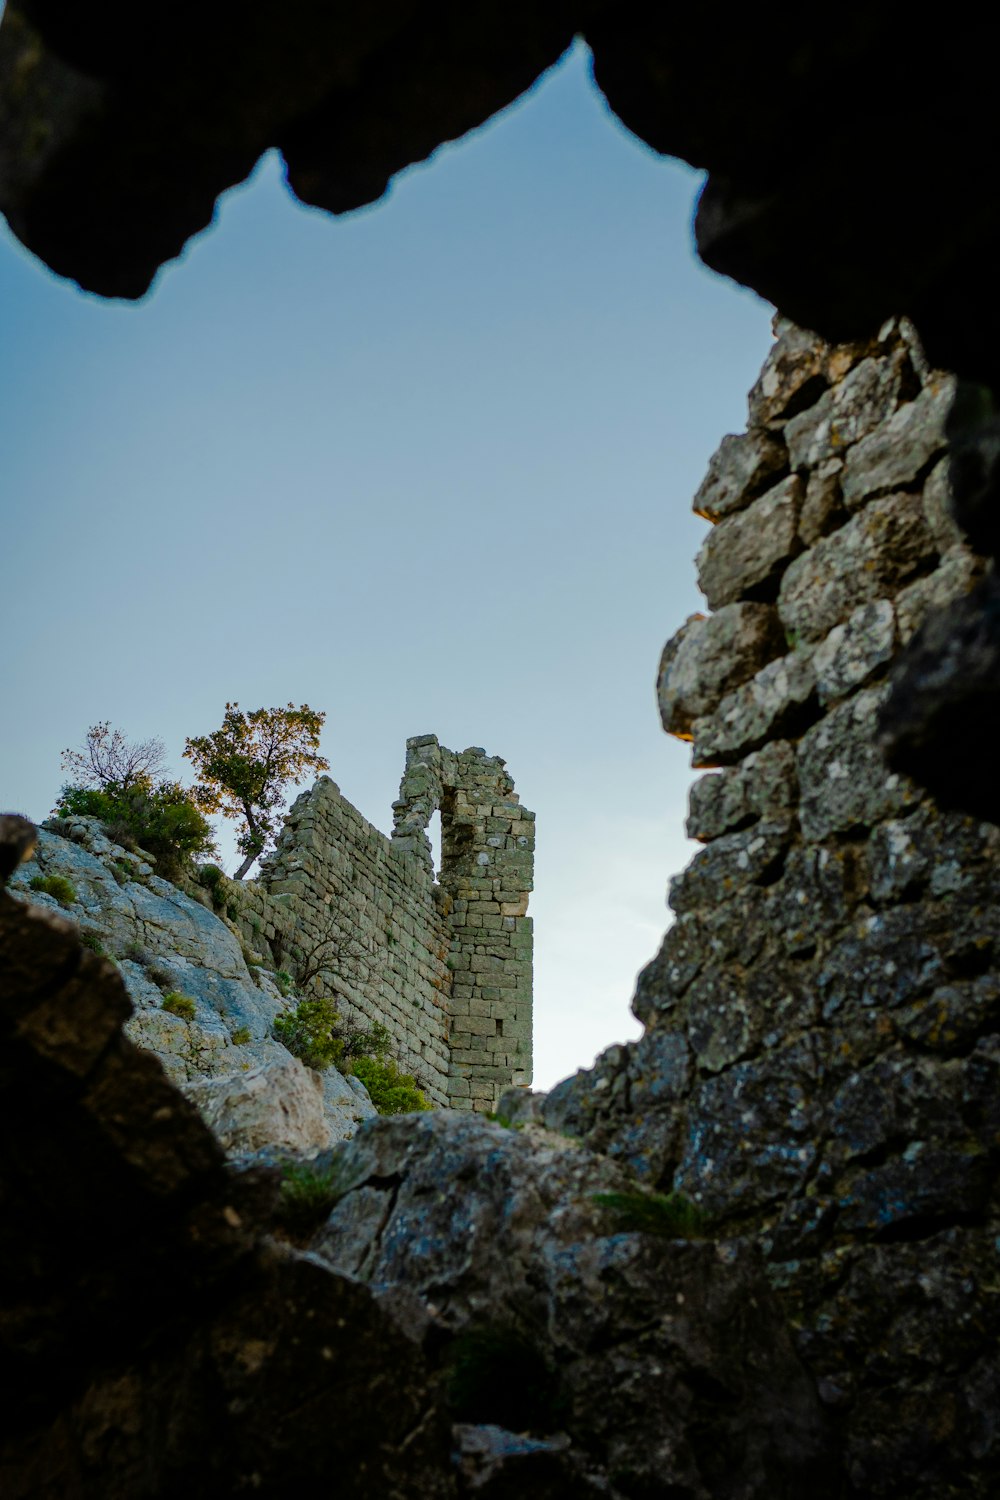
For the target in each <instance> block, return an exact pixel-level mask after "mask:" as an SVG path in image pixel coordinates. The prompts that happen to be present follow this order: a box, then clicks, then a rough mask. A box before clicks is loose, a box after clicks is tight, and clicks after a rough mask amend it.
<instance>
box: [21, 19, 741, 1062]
mask: <svg viewBox="0 0 1000 1500" xmlns="http://www.w3.org/2000/svg"><path fill="white" fill-rule="evenodd" d="M699 185H700V179H699V176H698V174H696V173H694V172H693V171H691V170H690V169H689V168H687V167H686V166H684V165H683V164H679V163H677V162H672V161H669V160H665V159H662V158H659V157H657V156H656V155H655V154H654V153H653V152H652V151H650V150H649V149H648V148H647V147H646V146H644V145H643V144H642V143H641V142H640V141H637V140H636V139H635V138H634V137H633V136H631V135H630V134H629V133H628V132H627V131H626V130H625V129H624V128H623V127H622V126H621V125H620V123H619V122H618V121H617V120H615V118H614V117H613V116H612V115H611V114H610V112H609V111H608V110H607V107H606V105H605V104H604V101H603V99H602V97H601V96H600V94H599V93H598V92H597V90H596V89H595V87H594V85H593V82H592V79H591V77H590V62H589V54H588V53H587V51H586V49H585V48H583V47H582V46H580V45H578V46H577V47H575V48H574V49H572V51H571V52H570V53H569V54H567V56H566V58H565V59H564V60H563V62H562V63H561V64H560V65H559V66H558V67H557V68H556V69H554V70H552V71H551V72H550V73H549V74H548V75H546V77H545V78H543V79H542V80H541V81H540V83H539V84H538V85H537V86H536V87H535V89H533V90H532V91H531V92H530V93H529V94H527V95H525V96H524V97H523V98H522V99H521V100H519V101H517V103H515V104H514V105H513V106H511V108H509V109H508V110H506V111H504V112H503V113H502V114H500V115H498V116H496V117H495V118H494V119H493V120H492V121H490V122H489V123H488V124H487V125H486V126H484V127H483V128H482V129H481V130H479V131H476V132H473V133H471V134H470V135H468V136H466V137H464V138H463V139H462V140H461V141H459V142H457V143H453V144H451V145H449V146H446V147H443V148H442V149H441V150H440V151H438V152H437V153H436V154H435V155H434V156H433V157H432V158H431V160H430V161H429V162H427V163H423V164H420V165H418V166H416V167H413V168H411V169H409V170H408V171H406V172H404V173H402V174H401V175H400V176H399V177H398V178H396V179H395V181H394V183H393V185H392V187H391V191H390V193H389V194H388V196H387V197H386V198H384V199H383V200H382V202H381V203H379V204H378V205H375V206H373V207H371V208H369V209H365V210H362V211H360V212H358V213H355V214H351V215H346V216H343V217H340V218H336V219H335V218H332V217H330V216H328V215H325V214H322V213H320V212H318V211H315V210H311V209H307V208H304V207H303V206H302V205H300V204H298V203H297V202H296V200H295V199H294V198H293V197H292V196H291V195H290V193H289V192H288V191H287V189H286V188H285V186H284V183H283V180H282V165H281V161H280V158H278V157H277V155H276V154H274V153H271V154H269V155H268V156H266V157H264V158H263V159H262V160H261V162H260V163H259V164H258V166H257V169H256V170H255V172H254V173H253V175H252V177H251V178H250V180H249V181H248V182H247V183H245V184H243V185H241V186H240V187H238V188H236V189H234V190H233V191H231V192H230V193H228V194H226V195H225V197H224V198H223V199H222V200H221V203H220V206H219V209H218V211H217V214H216V218H215V221H214V223H213V225H212V226H211V227H210V229H209V230H207V231H206V232H205V233H204V234H201V235H199V236H197V237H196V238H195V239H194V240H192V241H191V242H190V243H189V245H188V246H187V248H186V250H185V252H184V254H183V255H182V256H181V257H180V259H179V260H177V261H174V262H172V263H170V264H169V265H168V266H167V267H165V268H164V269H163V270H162V271H161V272H160V275H159V276H158V278H157V280H156V282H155V284H154V286H153V289H152V290H151V292H150V293H149V294H148V296H147V297H146V298H145V299H143V301H142V302H140V303H124V302H106V301H102V300H100V299H98V298H95V297H92V296H90V295H87V294H84V293H82V292H81V291H80V290H79V289H78V288H77V287H75V286H74V285H73V284H72V283H70V282H67V281H63V280H60V279H58V278H56V277H54V276H53V275H52V274H51V273H50V272H48V271H47V270H46V269H45V267H44V266H42V265H41V264H40V263H39V262H38V261H37V260H35V259H34V258H33V257H32V256H31V255H30V254H29V253H28V252H27V251H25V250H24V249H23V247H21V246H20V245H19V243H18V242H17V241H16V240H15V239H14V237H13V235H11V233H10V232H9V231H8V230H7V229H6V226H4V225H3V223H2V221H0V453H2V455H3V457H2V460H0V498H2V514H3V518H4V521H3V527H4V529H3V539H4V545H3V559H4V569H3V575H4V590H3V601H2V604H0V623H2V626H3V629H4V632H5V637H6V640H7V641H8V643H9V644H8V650H7V652H6V653H5V658H4V661H3V664H2V666H0V674H2V690H3V701H4V702H5V703H7V704H12V705H15V706H16V711H15V712H14V713H12V714H11V715H10V717H9V718H8V719H7V722H6V724H5V729H4V733H3V735H2V737H0V804H2V805H3V806H4V808H5V809H10V810H16V811H20V812H25V813H27V814H28V815H29V816H32V817H34V818H36V819H37V818H41V817H44V816H45V815H46V814H47V813H48V812H49V810H50V808H51V807H52V804H53V802H54V800H55V798H56V795H57V793H58V790H59V786H60V784H61V780H62V779H63V778H62V776H61V773H60V765H59V755H60V751H61V750H62V749H63V748H64V747H66V746H75V745H79V744H80V742H81V741H82V740H83V737H84V734H85V733H86V730H87V727H88V726H89V725H91V724H93V723H96V722H97V721H99V720H104V719H107V720H110V721H111V722H112V723H113V724H114V725H116V726H118V727H120V728H121V729H122V730H123V731H124V732H125V733H126V734H127V735H128V736H129V737H130V738H132V739H146V738H149V737H152V736H159V737H160V738H162V739H163V741H164V742H165V744H166V747H167V752H168V759H169V761H170V764H171V768H172V770H173V772H174V774H175V775H177V776H180V777H182V779H193V773H192V772H191V768H190V765H189V763H188V762H186V761H184V760H183V759H182V756H181V752H182V750H183V746H184V740H185V736H187V735H196V734H204V733H207V732H210V731H211V730H213V729H215V728H217V727H218V726H219V724H220V723H221V720H222V713H223V710H224V706H225V703H226V702H227V700H233V699H235V700H237V701H238V702H239V703H240V704H241V706H243V707H245V708H256V707H260V706H263V705H267V706H269V705H274V704H285V703H287V702H289V701H294V702H295V703H302V702H308V703H309V704H310V705H312V707H314V708H319V709H323V710H325V711H326V714H327V720H326V726H325V730H324V735H323V742H322V748H323V752H324V753H325V754H326V756H327V757H328V759H329V761H330V768H331V769H330V774H331V775H332V776H333V778H334V780H335V781H336V782H337V783H338V785H339V786H340V788H341V790H342V792H343V794H344V795H345V796H346V797H347V798H348V799H349V800H350V801H351V802H353V803H354V804H355V806H357V807H358V808H360V810H361V811H362V812H363V813H364V815H365V816H366V817H367V818H369V819H370V820H371V821H372V822H373V823H375V824H376V825H377V826H378V827H380V828H382V829H383V830H385V831H388V830H389V829H390V828H391V804H392V802H393V800H394V798H395V797H396V795H397V790H398V785H399V779H400V776H401V775H402V771H403V760H404V753H405V741H406V738H407V736H408V735H414V734H425V733H435V734H437V735H438V737H439V738H440V740H441V741H442V743H444V744H446V745H448V746H449V747H451V748H452V749H456V750H460V749H463V748H464V747H465V746H467V745H482V746H483V747H485V748H486V749H487V750H488V751H489V752H490V753H491V754H497V755H501V756H503V757H504V758H505V759H506V761H507V764H508V769H509V770H510V772H511V773H512V775H513V776H514V778H515V782H516V785H517V789H518V791H519V793H520V795H521V800H522V802H523V803H524V804H525V805H526V806H527V807H529V808H532V809H534V810H535V812H536V813H537V819H538V821H537V836H538V849H537V856H536V874H535V893H534V896H533V898H532V902H531V914H532V916H533V917H534V919H535V942H536V949H535V1086H536V1087H539V1088H546V1087H550V1086H551V1085H552V1084H554V1083H555V1082H556V1081H558V1079H560V1078H562V1077H565V1076H566V1075H568V1074H570V1073H572V1072H573V1071H574V1070H575V1069H576V1068H579V1067H585V1066H588V1065H589V1064H590V1063H591V1061H592V1060H593V1058H594V1056H595V1054H596V1053H598V1052H599V1051H601V1050H602V1049H603V1048H604V1047H606V1046H608V1045H610V1044H611V1043H613V1042H618V1041H622V1040H625V1039H627V1038H629V1037H633V1036H636V1035H638V1033H639V1026H638V1023H637V1022H635V1021H634V1019H633V1018H632V1017H631V1015H630V1013H629V1008H628V1007H629V1000H630V998H631V995H632V992H633V988H634V982H635V976H636V972H637V971H638V970H639V969H640V968H641V967H642V966H643V965H644V964H645V963H646V962H648V960H649V959H650V958H652V956H653V955H654V953H655V952H656V949H657V947H658V946H659V943H660V940H661V938H662V934H663V931H664V929H665V927H666V924H667V920H668V913H667V911H666V908H665V891H666V886H667V881H668V878H669V876H670V875H671V874H675V873H677V872H678V871H679V870H680V869H682V868H683V866H684V865H685V864H686V863H687V861H688V859H689V858H690V856H691V854H692V853H693V852H694V849H695V846H693V845H691V844H690V843H688V842H687V841H686V840H685V837H684V829H683V824H684V817H685V812H686V802H687V790H688V787H689V785H690V782H691V779H692V775H691V772H690V770H689V769H688V760H689V754H688V748H687V747H686V746H685V745H683V744H680V743H678V742H676V741H673V740H671V739H668V738H667V737H666V736H665V735H664V734H663V732H662V730H661V728H660V725H659V720H658V716H657V712H656V704H655V693H654V684H655V676H656V667H657V662H658V658H659V654H660V650H661V648H662V646H663V643H664V641H665V640H666V639H667V638H668V637H669V636H671V635H672V634H673V633H674V632H675V631H676V630H677V629H678V628H679V627H680V625H681V624H682V623H683V621H684V620H685V618H686V617H687V616H688V615H689V614H691V613H692V612H693V611H695V610H698V609H699V608H702V609H703V608H704V601H703V600H702V597H701V595H700V594H699V592H698V589H697V585H696V580H695V568H694V556H695V553H696V551H697V548H698V546H699V544H700V542H701V539H702V537H703V535H704V531H705V523H704V522H703V521H700V520H699V519H697V518H696V517H694V516H693V515H692V514H691V509H690V505H691V497H692V495H693V494H694V492H695V490H696V489H697V486H698V484H699V482H700V480H701V477H702V475H703V473H704V470H705V467H706V465H707V462H708V459H709V457H710V456H711V454H712V452H713V451H714V449H715V448H716V447H717V445H718V443H719V441H720V439H721V437H722V436H723V434H724V433H726V432H731V431H732V432H738V431H741V430H742V429H743V427H744V426H745V421H746V393H747V391H748V389H749V387H750V386H751V385H752V384H753V381H754V379H755V378H756V375H757V372H758V370H759V367H760V365H761V363H762V362H763V360H764V358H765V356H766V353H767V350H768V347H769V345H770V342H771V331H770V320H771V308H770V307H769V306H767V305H766V304H764V303H763V302H761V301H760V300H759V299H758V298H756V297H755V296H754V295H753V294H751V293H749V292H746V291H744V290H742V289H741V288H738V287H736V286H735V285H734V284H732V283H730V282H727V281H725V280H723V279H720V278H718V277H716V276H714V275H713V274H712V273H710V272H708V271H707V270H705V269H704V267H702V266H701V265H700V264H699V262H698V261H697V259H696V257H695V254H694V251H693V248H692V239H691V229H690V223H691V217H692V213H693V208H694V204H695V200H696V195H697V192H698V188H699ZM223 833H224V834H225V838H224V840H223V848H224V850H225V852H226V856H227V857H226V859H225V861H224V862H225V863H226V866H227V868H228V869H230V870H232V869H233V868H234V867H235V863H236V861H235V858H234V857H233V846H232V842H231V838H230V836H229V832H228V830H225V829H224V830H223Z"/></svg>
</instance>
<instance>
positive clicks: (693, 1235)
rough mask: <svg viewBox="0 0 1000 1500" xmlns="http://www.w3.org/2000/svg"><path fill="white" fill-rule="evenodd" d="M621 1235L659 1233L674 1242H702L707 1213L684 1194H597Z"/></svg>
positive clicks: (596, 1201)
mask: <svg viewBox="0 0 1000 1500" xmlns="http://www.w3.org/2000/svg"><path fill="white" fill-rule="evenodd" d="M593 1201H594V1202H595V1203H596V1204H597V1205H598V1207H599V1208H603V1209H605V1210H606V1212H607V1213H608V1215H609V1216H610V1218H611V1219H612V1221H613V1223H614V1227H615V1231H616V1233H619V1234H635V1233H640V1234H658V1235H661V1236H663V1238H665V1239H670V1240H698V1239H702V1238H703V1237H704V1234H705V1229H706V1219H705V1214H704V1212H703V1211H702V1210H701V1209H700V1208H699V1207H698V1205H697V1204H696V1203H692V1202H691V1200H690V1198H685V1197H684V1195H683V1193H666V1194H664V1193H640V1192H636V1193H595V1194H594V1195H593Z"/></svg>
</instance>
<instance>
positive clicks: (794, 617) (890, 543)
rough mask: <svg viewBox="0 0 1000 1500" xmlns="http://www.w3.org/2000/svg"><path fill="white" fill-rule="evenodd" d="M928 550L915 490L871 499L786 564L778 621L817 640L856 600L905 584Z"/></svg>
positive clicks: (930, 543)
mask: <svg viewBox="0 0 1000 1500" xmlns="http://www.w3.org/2000/svg"><path fill="white" fill-rule="evenodd" d="M934 555H935V545H934V538H933V536H932V535H931V533H930V531H929V529H928V527H927V523H926V521H925V519H924V513H923V507H922V505H921V503H920V497H919V495H888V496H886V497H885V498H883V499H881V500H876V501H873V503H872V504H871V505H868V506H866V507H865V509H864V510H863V511H861V512H860V514H859V515H857V516H854V517H853V518H852V519H851V520H850V521H848V523H847V524H846V526H842V527H841V528H840V530H839V531H835V532H834V533H833V534H832V535H831V536H826V537H823V538H821V540H820V541H818V542H817V543H816V545H815V547H811V548H810V549H809V551H808V552H804V553H803V554H802V555H801V557H797V558H796V559H795V560H794V561H793V562H792V563H791V564H790V566H789V568H788V570H787V572H786V573H785V575H784V577H783V578H782V581H781V590H780V593H779V596H778V612H779V614H780V616H781V622H782V624H783V625H784V627H785V629H786V631H788V632H790V633H791V634H792V636H793V638H794V639H795V640H797V641H803V642H805V641H818V640H820V639H821V638H822V637H823V636H825V635H826V634H828V632H829V631H831V630H832V629H833V627H834V626H835V625H839V624H841V623H842V621H844V620H846V619H847V617H848V616H849V615H850V614H851V613H852V612H853V611H854V610H855V609H857V608H858V607H859V605H862V604H868V603H870V602H871V601H873V600H875V599H879V598H881V597H882V596H883V595H885V594H887V593H890V592H892V591H894V590H895V588H897V587H899V585H901V584H903V583H905V582H906V581H907V579H908V578H911V577H912V576H913V575H914V574H915V573H916V572H917V571H918V570H919V569H920V568H922V567H924V566H925V565H927V564H928V563H929V562H930V560H931V558H932V557H933V556H934Z"/></svg>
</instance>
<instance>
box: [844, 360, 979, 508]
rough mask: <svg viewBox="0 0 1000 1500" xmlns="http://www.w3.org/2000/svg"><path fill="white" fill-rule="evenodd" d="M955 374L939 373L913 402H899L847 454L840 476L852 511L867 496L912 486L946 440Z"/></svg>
mask: <svg viewBox="0 0 1000 1500" xmlns="http://www.w3.org/2000/svg"><path fill="white" fill-rule="evenodd" d="M954 399H955V379H954V376H952V375H938V376H937V377H936V378H935V379H932V380H931V381H930V383H929V384H927V385H926V386H925V387H924V389H923V390H922V391H921V393H920V395H919V396H918V397H917V398H916V400H915V401H909V402H907V403H906V405H905V406H901V407H900V408H899V410H898V411H896V412H894V413H893V415H892V416H891V417H889V419H888V420H887V421H885V422H883V423H881V424H880V426H878V427H877V428H876V429H875V431H874V432H872V433H870V434H869V436H867V437H866V438H864V439H862V441H861V442H860V443H858V444H857V445H856V446H855V447H854V448H852V450H851V452H850V453H849V454H848V456H847V459H846V461H845V464H844V472H843V475H842V478H841V489H842V491H843V496H844V501H845V503H846V505H847V506H848V508H849V509H851V510H854V509H856V507H857V506H859V505H861V504H862V503H863V502H864V501H865V500H866V499H867V498H868V496H869V495H882V494H887V493H888V492H889V491H890V490H895V489H900V488H903V487H905V486H907V485H912V484H913V483H914V482H915V481H916V480H917V478H918V476H919V475H920V474H921V472H922V471H923V470H924V469H925V468H926V467H927V465H928V464H929V463H930V461H931V459H932V458H933V457H934V456H935V454H938V453H940V452H942V450H943V449H944V448H945V447H946V445H947V441H948V438H947V431H946V426H947V421H948V415H949V413H950V411H951V408H952V404H953V402H954Z"/></svg>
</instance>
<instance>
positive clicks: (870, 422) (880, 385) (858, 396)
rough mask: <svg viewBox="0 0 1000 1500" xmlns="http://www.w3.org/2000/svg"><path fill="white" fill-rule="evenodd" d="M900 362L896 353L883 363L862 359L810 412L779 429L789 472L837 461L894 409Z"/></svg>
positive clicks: (901, 356)
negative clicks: (783, 428) (785, 450)
mask: <svg viewBox="0 0 1000 1500" xmlns="http://www.w3.org/2000/svg"><path fill="white" fill-rule="evenodd" d="M905 362H906V361H905V354H904V353H903V351H901V350H900V351H898V352H897V353H896V354H895V355H894V356H892V357H891V358H888V359H885V358H883V359H877V358H869V359H863V360H862V361H861V363H860V364H858V365H855V367H854V369H853V370H851V371H850V373H849V374H848V375H847V376H846V377H845V378H844V379H843V380H841V381H839V382H838V383H837V384H836V385H834V386H831V387H830V388H829V390H827V391H825V392H824V393H823V395H822V396H821V397H820V399H819V400H818V401H817V402H816V404H815V405H814V406H810V407H808V408H807V409H806V410H805V411H803V412H801V413H800V414H799V415H798V416H796V417H793V418H792V419H791V421H789V422H788V423H787V424H786V426H785V441H786V443H787V444H788V461H789V464H790V465H791V467H792V469H794V470H802V469H812V468H816V467H817V466H818V465H819V464H821V463H823V462H824V461H826V460H829V459H831V458H840V457H842V456H843V454H844V453H845V452H846V451H847V449H848V448H850V447H851V446H852V444H854V443H857V442H858V441H859V440H860V439H861V438H863V437H866V436H867V435H868V433H870V432H871V431H872V429H873V428H875V427H877V426H878V425H879V423H880V422H882V421H883V420H884V418H885V415H886V412H891V411H892V410H893V409H894V408H895V405H896V401H897V399H898V396H899V392H900V389H901V387H902V382H903V369H904V364H905Z"/></svg>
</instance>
